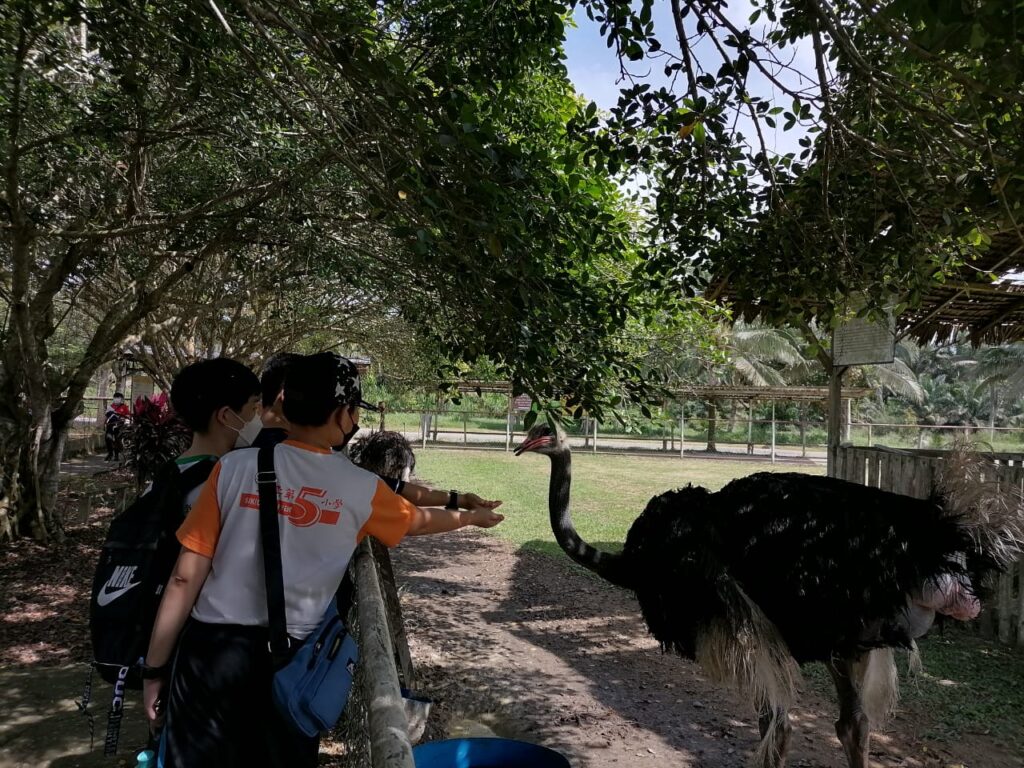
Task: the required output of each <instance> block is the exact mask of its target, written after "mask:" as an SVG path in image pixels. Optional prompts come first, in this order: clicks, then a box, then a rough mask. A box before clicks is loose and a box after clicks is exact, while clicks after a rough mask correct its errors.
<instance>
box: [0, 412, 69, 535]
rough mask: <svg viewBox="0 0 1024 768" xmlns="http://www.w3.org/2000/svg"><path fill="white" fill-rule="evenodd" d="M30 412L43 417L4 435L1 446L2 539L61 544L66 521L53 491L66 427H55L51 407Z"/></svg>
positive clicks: (64, 440)
mask: <svg viewBox="0 0 1024 768" xmlns="http://www.w3.org/2000/svg"><path fill="white" fill-rule="evenodd" d="M32 412H33V413H42V414H43V417H42V418H41V419H38V420H32V421H29V420H28V419H26V420H25V421H26V422H28V423H26V424H24V426H23V427H22V428H20V429H16V430H14V432H13V434H10V435H9V436H7V439H6V445H5V446H4V452H3V457H4V458H3V465H2V467H0V473H2V478H3V479H2V486H0V496H2V498H3V501H0V539H2V538H3V537H4V536H5V535H6V536H7V537H10V536H15V535H17V536H31V537H32V538H33V539H35V540H36V541H39V542H46V541H58V542H59V541H61V540H63V538H64V520H63V517H62V515H61V513H60V510H59V509H58V506H57V490H58V487H59V477H60V462H61V459H62V458H63V456H64V446H65V444H66V442H67V436H68V427H69V426H70V424H69V423H65V424H54V423H53V421H52V415H51V410H50V407H49V404H39V403H37V404H36V405H35V407H34V408H33V410H32ZM33 422H34V423H33Z"/></svg>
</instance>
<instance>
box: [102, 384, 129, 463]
mask: <svg viewBox="0 0 1024 768" xmlns="http://www.w3.org/2000/svg"><path fill="white" fill-rule="evenodd" d="M129 415H130V411H129V409H128V404H127V403H126V402H125V401H124V393H122V392H115V393H114V397H113V399H112V400H111V401H110V405H108V406H107V412H106V413H105V414H104V416H103V442H104V443H106V446H107V458H105V459H104V461H120V459H121V443H122V439H123V436H124V435H123V433H124V428H125V425H126V424H127V423H128V418H129Z"/></svg>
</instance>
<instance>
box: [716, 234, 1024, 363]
mask: <svg viewBox="0 0 1024 768" xmlns="http://www.w3.org/2000/svg"><path fill="white" fill-rule="evenodd" d="M993 275H994V276H996V278H997V280H996V282H993V281H992V278H991V276H993ZM779 279H780V280H785V275H779ZM707 298H709V299H712V300H715V301H720V302H722V303H724V304H731V305H732V306H733V308H734V310H736V313H737V314H738V315H740V316H742V317H744V318H746V319H747V320H754V319H756V318H757V317H758V316H759V315H760V308H759V307H758V306H757V304H756V303H750V304H749V305H737V304H736V299H735V296H734V295H733V292H732V291H731V290H730V285H729V279H728V278H726V279H724V280H722V281H720V282H719V283H718V284H716V285H714V286H713V288H712V289H711V290H709V291H708V293H707ZM811 309H812V310H813V307H811ZM896 332H897V337H898V338H912V339H916V340H917V341H920V342H928V341H936V340H937V341H947V340H950V339H952V338H954V337H955V336H957V335H958V334H961V333H965V334H967V336H968V337H969V338H970V340H971V342H972V343H974V344H1005V343H1009V342H1013V341H1021V340H1024V232H1018V231H1016V230H1006V231H1003V232H1000V233H999V234H997V235H995V236H993V238H992V243H991V245H990V246H989V247H988V249H987V250H986V251H984V252H983V253H982V254H981V255H980V256H979V257H978V258H977V259H975V260H973V261H972V262H970V264H968V265H966V266H965V267H964V268H963V269H962V270H961V272H960V274H959V275H958V276H957V279H955V280H950V281H948V282H945V283H939V282H935V283H934V284H933V285H932V287H931V288H930V289H929V290H928V291H927V293H926V294H925V295H924V296H923V297H922V299H921V303H920V306H918V307H916V308H913V309H909V310H907V311H906V312H904V313H903V314H902V315H901V316H899V317H897V318H896Z"/></svg>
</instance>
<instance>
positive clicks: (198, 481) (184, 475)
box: [174, 458, 216, 494]
mask: <svg viewBox="0 0 1024 768" xmlns="http://www.w3.org/2000/svg"><path fill="white" fill-rule="evenodd" d="M214 466H216V462H215V461H214V460H213V459H210V458H205V459H200V460H199V461H197V462H194V463H193V464H192V465H191V466H189V467H187V468H186V469H185V471H184V472H182V471H181V470H180V469H179V468H178V466H177V465H176V464H175V465H174V469H175V471H176V472H177V473H178V477H177V480H178V487H179V488H181V490H182V491H184V492H185V493H186V494H187V493H188V492H189V491H191V490H192V489H193V488H195V487H196V486H199V485H202V484H203V483H205V482H206V480H207V478H209V477H210V474H211V473H212V472H213V468H214Z"/></svg>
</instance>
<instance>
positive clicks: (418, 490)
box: [399, 483, 501, 511]
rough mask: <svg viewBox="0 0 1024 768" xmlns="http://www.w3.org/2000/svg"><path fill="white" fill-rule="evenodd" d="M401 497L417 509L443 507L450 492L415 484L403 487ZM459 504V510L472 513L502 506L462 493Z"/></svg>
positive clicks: (400, 492) (472, 494)
mask: <svg viewBox="0 0 1024 768" xmlns="http://www.w3.org/2000/svg"><path fill="white" fill-rule="evenodd" d="M399 495H400V496H401V497H402V498H404V499H406V500H407V501H411V502H412V503H413V504H415V505H416V506H417V507H443V506H445V505H446V504H447V503H448V491H436V490H433V489H432V488H427V487H425V486H422V485H416V484H414V483H406V484H405V485H404V486H402V490H401V491H399ZM458 504H459V509H468V510H470V511H476V510H483V509H497V508H498V507H500V506H501V502H500V501H489V500H487V499H482V498H480V497H479V496H477V495H476V494H475V493H460V494H459V498H458Z"/></svg>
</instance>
